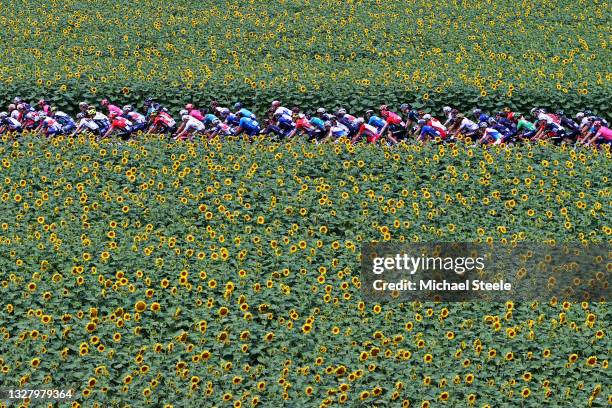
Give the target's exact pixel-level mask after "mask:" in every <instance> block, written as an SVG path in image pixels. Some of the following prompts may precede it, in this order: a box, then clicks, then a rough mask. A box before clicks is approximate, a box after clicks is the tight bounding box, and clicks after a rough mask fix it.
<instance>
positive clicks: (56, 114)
mask: <svg viewBox="0 0 612 408" xmlns="http://www.w3.org/2000/svg"><path fill="white" fill-rule="evenodd" d="M48 116H50V117H52V118H53V119H55V120H56V121H58V122H59V124H60V125H62V134H64V135H67V134H70V133H72V132H73V131H74V130H75V129H76V123H74V119H72V117H70V115H68V114H67V113H64V112H62V111H59V110H57V108H56V107H55V106H51V107H50V108H49V115H48Z"/></svg>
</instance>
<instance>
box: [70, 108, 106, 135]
mask: <svg viewBox="0 0 612 408" xmlns="http://www.w3.org/2000/svg"><path fill="white" fill-rule="evenodd" d="M76 117H77V120H78V124H77V128H76V129H75V130H74V132H72V135H71V136H73V137H74V136H76V135H78V134H79V133H83V132H91V133H94V134H96V135H98V136H101V134H100V127H99V126H98V124H97V123H96V122H95V121H94V120H93V118H90V117H88V116H87V113H85V112H79V113H77V116H76Z"/></svg>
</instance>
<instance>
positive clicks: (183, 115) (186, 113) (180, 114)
mask: <svg viewBox="0 0 612 408" xmlns="http://www.w3.org/2000/svg"><path fill="white" fill-rule="evenodd" d="M179 116H182V117H183V120H185V116H187V117H189V112H187V109H181V110H180V112H179Z"/></svg>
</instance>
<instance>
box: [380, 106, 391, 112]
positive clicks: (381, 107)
mask: <svg viewBox="0 0 612 408" xmlns="http://www.w3.org/2000/svg"><path fill="white" fill-rule="evenodd" d="M379 110H380V111H381V112H384V111H388V110H389V107H388V106H387V105H380V108H379Z"/></svg>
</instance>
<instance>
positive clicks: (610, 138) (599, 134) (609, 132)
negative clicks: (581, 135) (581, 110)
mask: <svg viewBox="0 0 612 408" xmlns="http://www.w3.org/2000/svg"><path fill="white" fill-rule="evenodd" d="M591 133H592V134H593V136H592V137H591V138H590V139H585V142H584V145H585V146H590V145H593V144H597V145H602V144H607V145H609V146H612V129H610V128H608V127H606V126H603V123H602V122H601V121H595V122H594V123H593V128H592V131H591Z"/></svg>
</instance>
